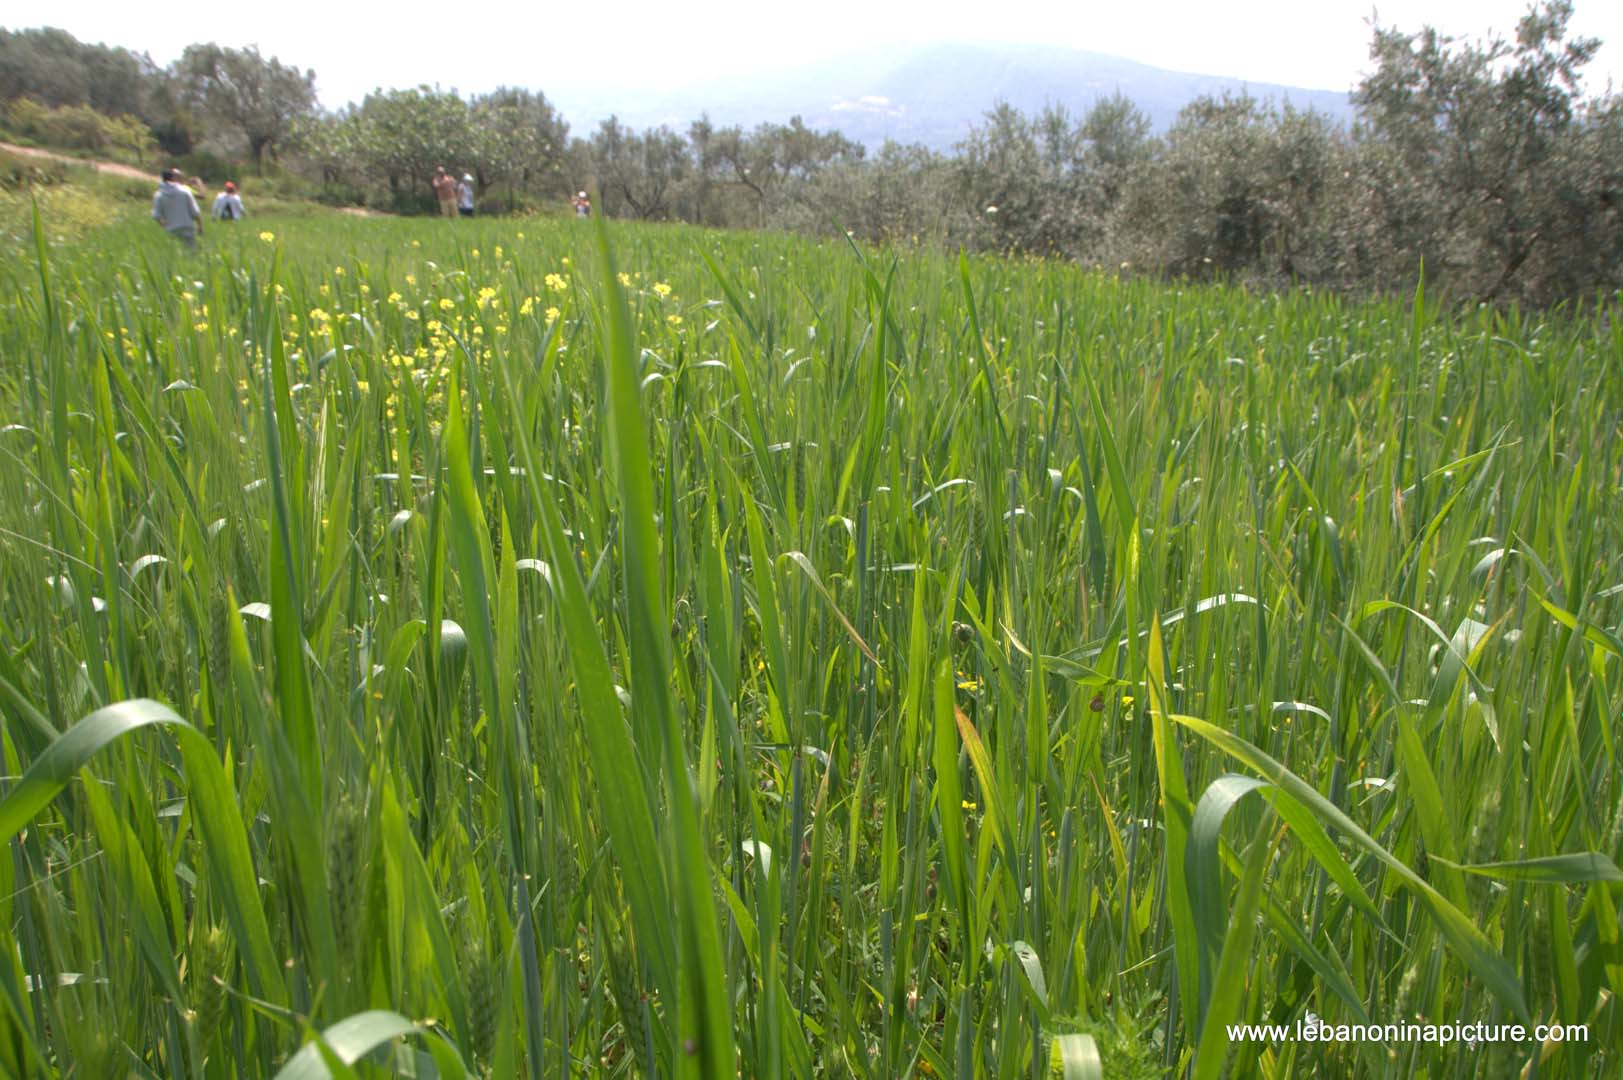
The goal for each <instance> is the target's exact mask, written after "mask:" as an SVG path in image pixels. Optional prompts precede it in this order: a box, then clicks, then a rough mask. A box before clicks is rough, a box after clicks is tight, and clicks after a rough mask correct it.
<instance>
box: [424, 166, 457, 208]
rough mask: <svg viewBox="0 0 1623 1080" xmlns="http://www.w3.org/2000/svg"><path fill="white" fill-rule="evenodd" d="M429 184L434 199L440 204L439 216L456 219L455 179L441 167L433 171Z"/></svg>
mask: <svg viewBox="0 0 1623 1080" xmlns="http://www.w3.org/2000/svg"><path fill="white" fill-rule="evenodd" d="M430 183H431V184H432V185H433V188H434V198H436V199H438V200H439V202H440V216H441V217H451V218H454V217H456V178H455V177H453V176H452V175H451V174H450V173H448V172H446V171H445V166H444V165H441V166H439V167H437V168H436V169H435V170H434V179H433V180H431V181H430Z"/></svg>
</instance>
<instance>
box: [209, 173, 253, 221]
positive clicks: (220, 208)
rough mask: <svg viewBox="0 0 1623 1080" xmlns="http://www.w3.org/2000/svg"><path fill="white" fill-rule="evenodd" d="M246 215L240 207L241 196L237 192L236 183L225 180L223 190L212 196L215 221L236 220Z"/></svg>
mask: <svg viewBox="0 0 1623 1080" xmlns="http://www.w3.org/2000/svg"><path fill="white" fill-rule="evenodd" d="M247 216H248V212H247V211H246V210H244V209H243V208H242V196H240V195H238V194H237V185H236V184H233V183H232V182H231V181H229V180H227V181H226V182H225V190H224V191H222V192H220V193H219V194H218V195H216V196H214V219H215V220H216V221H238V220H240V219H242V218H245V217H247Z"/></svg>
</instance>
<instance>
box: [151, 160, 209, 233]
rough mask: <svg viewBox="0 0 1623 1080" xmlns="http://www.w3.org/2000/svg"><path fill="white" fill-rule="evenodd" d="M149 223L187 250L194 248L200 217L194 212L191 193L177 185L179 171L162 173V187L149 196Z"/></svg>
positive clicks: (199, 212)
mask: <svg viewBox="0 0 1623 1080" xmlns="http://www.w3.org/2000/svg"><path fill="white" fill-rule="evenodd" d="M152 220H153V221H156V222H157V223H158V224H159V225H162V226H163V227H164V228H165V229H168V230H169V235H171V236H174V237H178V238H179V239H180V240H181V241H182V242H184V243H185V245H186V246H187V247H189V248H195V247H197V232H198V229H199V227H200V225H201V223H202V220H203V214H202V212H201V211H199V210H198V209H197V199H196V197H195V196H193V195H192V189H191V188H189V187H187V186H186V185H185V184H182V183H181V182H180V170H179V169H165V170H164V171H163V183H161V184H159V185H158V192H157V194H156V195H154V196H152Z"/></svg>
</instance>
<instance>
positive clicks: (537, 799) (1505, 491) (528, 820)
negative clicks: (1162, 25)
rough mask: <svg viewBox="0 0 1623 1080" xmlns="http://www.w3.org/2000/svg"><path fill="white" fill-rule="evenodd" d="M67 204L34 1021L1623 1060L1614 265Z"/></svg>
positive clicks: (28, 930)
mask: <svg viewBox="0 0 1623 1080" xmlns="http://www.w3.org/2000/svg"><path fill="white" fill-rule="evenodd" d="M10 215H11V216H10V217H8V218H7V222H8V223H9V224H8V226H7V229H6V230H4V231H3V234H0V250H3V253H4V256H5V257H4V259H3V260H0V716H3V717H4V742H3V747H0V749H3V753H4V762H3V764H0V775H3V779H0V837H3V838H4V840H5V842H6V847H7V852H6V855H5V857H4V858H0V944H3V946H4V950H3V956H0V1074H3V1075H6V1076H17V1077H36V1076H62V1077H85V1078H94V1080H100V1078H106V1077H143V1078H145V1077H163V1078H170V1077H175V1078H195V1080H216V1078H225V1077H237V1076H248V1077H285V1078H289V1080H297V1078H306V1077H327V1076H332V1077H354V1076H359V1077H382V1076H416V1077H442V1078H451V1077H461V1076H483V1077H495V1078H509V1077H564V1076H577V1075H592V1076H607V1077H631V1076H659V1077H728V1078H730V1077H735V1076H744V1077H811V1076H830V1077H872V1078H878V1080H890V1078H896V1077H958V1078H963V1080H970V1078H978V1077H985V1078H998V1080H1013V1078H1016V1077H1031V1078H1043V1077H1049V1076H1055V1077H1065V1078H1067V1080H1070V1078H1082V1077H1099V1076H1102V1077H1107V1078H1117V1077H1120V1078H1133V1080H1136V1078H1146V1077H1160V1076H1176V1077H1189V1078H1193V1080H1211V1078H1215V1077H1219V1076H1235V1077H1267V1078H1285V1077H1301V1078H1311V1077H1342V1076H1347V1077H1352V1076H1369V1077H1428V1078H1442V1077H1450V1078H1463V1077H1480V1078H1499V1077H1515V1076H1523V1077H1529V1078H1533V1077H1536V1078H1541V1080H1542V1078H1548V1080H1556V1078H1585V1077H1599V1076H1615V1075H1617V1074H1618V1070H1619V1069H1620V1068H1623V1020H1620V1018H1619V1005H1618V1002H1617V994H1618V992H1619V990H1620V989H1623V941H1620V937H1623V933H1620V922H1619V913H1618V905H1619V902H1620V900H1623V892H1620V889H1619V886H1620V884H1623V873H1620V871H1619V869H1618V866H1617V861H1618V859H1619V856H1620V852H1623V810H1620V804H1623V792H1620V780H1623V772H1620V769H1619V763H1618V758H1617V745H1616V744H1617V741H1618V736H1619V733H1620V729H1623V723H1620V715H1623V641H1620V638H1619V634H1620V630H1619V623H1620V619H1623V499H1620V498H1619V493H1620V485H1623V439H1620V422H1623V323H1620V322H1619V321H1618V319H1617V310H1616V307H1615V306H1607V305H1604V304H1603V305H1600V306H1598V307H1597V306H1594V305H1590V306H1588V307H1583V308H1574V309H1570V310H1566V309H1564V310H1558V311H1554V312H1549V313H1531V312H1522V311H1516V310H1513V309H1511V310H1500V311H1495V310H1490V309H1487V308H1480V309H1478V308H1473V309H1469V310H1459V309H1457V308H1452V307H1449V306H1446V305H1444V304H1442V303H1441V302H1439V301H1438V300H1437V299H1435V298H1433V297H1430V296H1428V295H1427V294H1426V291H1425V290H1424V289H1423V288H1417V289H1416V290H1415V291H1414V292H1413V294H1412V295H1408V296H1404V297H1401V298H1394V299H1390V300H1384V301H1383V300H1369V301H1354V300H1349V299H1341V298H1336V297H1332V296H1326V295H1319V294H1314V293H1310V292H1307V291H1296V292H1282V293H1277V294H1267V295H1256V294H1248V293H1246V292H1244V291H1241V290H1239V289H1234V288H1226V287H1219V286H1179V285H1177V284H1168V283H1160V282H1153V281H1146V280H1138V279H1133V278H1129V277H1124V276H1117V275H1114V274H1101V273H1098V272H1090V271H1084V270H1081V269H1078V268H1076V267H1073V266H1069V265H1065V264H1062V263H1055V262H1042V261H1013V260H1001V259H994V258H969V259H964V258H960V257H959V256H957V255H956V254H955V253H947V252H941V251H938V250H933V249H929V248H919V249H916V250H914V249H905V250H904V249H897V250H890V249H874V248H867V247H859V246H854V245H851V244H844V243H837V242H817V241H812V240H807V239H803V238H795V237H790V236H786V235H778V234H770V233H759V234H745V233H723V232H711V231H703V230H699V229H693V228H686V227H677V226H635V225H629V224H622V223H611V224H609V225H608V227H607V230H606V232H604V231H600V227H599V225H598V223H596V222H591V223H587V222H575V221H557V220H546V219H540V218H537V219H513V220H503V221H483V220H481V221H475V222H443V221H428V220H417V221H410V220H400V219H392V218H357V217H349V216H343V215H338V214H319V215H317V214H311V215H307V216H303V217H280V218H275V217H272V218H261V219H253V220H249V221H247V222H243V223H241V224H240V225H239V226H238V227H237V228H235V229H234V230H233V229H229V228H224V227H215V228H211V229H210V230H208V232H207V234H206V235H205V237H204V238H203V244H202V250H201V252H200V253H198V254H195V255H194V254H188V253H186V252H184V251H183V250H182V249H181V248H180V247H179V245H178V244H175V243H174V242H172V241H171V240H170V239H169V238H168V237H166V236H164V235H163V234H162V233H161V231H159V230H158V229H156V228H155V227H153V226H152V223H151V222H147V221H140V220H132V219H128V218H119V219H118V220H115V221H112V222H110V223H109V222H106V221H102V220H99V219H97V220H87V221H86V222H84V223H83V224H82V227H81V228H78V230H77V231H75V232H72V233H71V234H67V233H64V234H61V235H59V233H60V232H61V230H59V229H58V228H57V227H56V223H55V222H54V221H53V220H52V218H51V216H50V215H49V214H46V215H45V216H44V217H42V218H41V219H39V221H38V222H37V225H36V223H35V222H34V221H32V220H30V218H29V211H28V210H27V209H25V208H23V207H22V206H21V205H20V204H19V205H18V206H14V207H13V208H12V210H11V212H10ZM1310 1016H1311V1017H1315V1018H1317V1019H1318V1020H1319V1021H1322V1022H1324V1023H1325V1024H1330V1025H1353V1024H1411V1023H1412V1024H1417V1025H1423V1024H1473V1025H1474V1024H1484V1025H1488V1026H1489V1027H1498V1026H1499V1025H1511V1024H1521V1025H1525V1026H1526V1028H1527V1029H1528V1030H1529V1031H1531V1030H1532V1029H1533V1028H1534V1026H1535V1025H1562V1026H1565V1025H1579V1026H1581V1027H1582V1037H1579V1036H1578V1031H1577V1029H1573V1030H1571V1031H1561V1032H1557V1033H1556V1034H1555V1035H1553V1036H1551V1037H1549V1038H1546V1039H1544V1040H1543V1041H1539V1040H1538V1039H1535V1038H1533V1037H1532V1036H1528V1038H1526V1039H1524V1040H1522V1041H1479V1042H1477V1043H1475V1044H1474V1045H1465V1044H1464V1043H1462V1042H1458V1041H1456V1042H1453V1043H1450V1044H1446V1045H1438V1044H1437V1043H1436V1042H1435V1041H1430V1042H1428V1041H1426V1040H1424V1039H1419V1038H1415V1039H1380V1040H1375V1041H1362V1042H1359V1041H1345V1042H1324V1041H1308V1040H1305V1039H1293V1038H1283V1039H1253V1040H1248V1039H1243V1038H1231V1037H1230V1035H1229V1025H1232V1024H1242V1023H1243V1024H1253V1023H1254V1024H1280V1025H1286V1026H1287V1027H1293V1026H1295V1025H1298V1024H1303V1023H1309V1024H1310V1023H1312V1022H1313V1021H1310V1020H1309V1019H1308V1018H1309V1017H1310ZM1562 1034H1566V1035H1568V1037H1567V1038H1564V1039H1563V1038H1560V1037H1559V1036H1560V1035H1562Z"/></svg>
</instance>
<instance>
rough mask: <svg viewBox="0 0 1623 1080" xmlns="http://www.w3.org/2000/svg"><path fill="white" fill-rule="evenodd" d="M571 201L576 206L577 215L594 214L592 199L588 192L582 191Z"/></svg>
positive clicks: (587, 215) (589, 215) (586, 215)
mask: <svg viewBox="0 0 1623 1080" xmlns="http://www.w3.org/2000/svg"><path fill="white" fill-rule="evenodd" d="M569 202H570V204H571V205H573V206H574V208H575V216H576V217H591V216H592V200H591V199H589V198H587V197H586V192H584V191H582V192H581V193H580V194H578V195H576V196H575V197H574V198H573V199H570V200H569Z"/></svg>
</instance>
